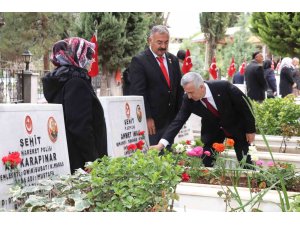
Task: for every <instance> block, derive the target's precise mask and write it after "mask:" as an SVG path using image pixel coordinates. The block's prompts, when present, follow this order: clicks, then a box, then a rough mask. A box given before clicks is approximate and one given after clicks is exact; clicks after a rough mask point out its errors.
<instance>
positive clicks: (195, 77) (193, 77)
mask: <svg viewBox="0 0 300 225" xmlns="http://www.w3.org/2000/svg"><path fill="white" fill-rule="evenodd" d="M190 82H193V83H194V85H195V88H199V87H200V85H203V84H204V81H203V78H202V77H201V75H200V74H199V73H196V72H188V73H186V74H184V75H183V77H182V78H181V81H180V84H181V86H182V87H183V86H185V85H187V84H188V83H190Z"/></svg>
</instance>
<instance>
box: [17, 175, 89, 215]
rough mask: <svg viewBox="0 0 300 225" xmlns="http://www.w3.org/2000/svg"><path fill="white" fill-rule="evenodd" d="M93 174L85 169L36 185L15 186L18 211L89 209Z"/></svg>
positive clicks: (74, 210)
mask: <svg viewBox="0 0 300 225" xmlns="http://www.w3.org/2000/svg"><path fill="white" fill-rule="evenodd" d="M90 180H91V176H90V175H89V174H88V173H86V172H85V171H83V170H77V171H76V173H75V174H74V175H69V176H60V177H58V176H55V177H52V179H45V180H40V181H38V183H37V185H36V186H26V187H23V188H21V187H20V186H18V185H17V186H14V187H13V188H12V189H11V193H12V195H13V200H14V202H15V203H16V204H17V206H18V211H23V212H24V211H25V212H42V211H46V212H64V211H65V212H80V211H88V210H89V207H90V205H91V204H90V203H89V202H88V200H87V198H86V193H87V192H89V191H90Z"/></svg>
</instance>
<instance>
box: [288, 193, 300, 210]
mask: <svg viewBox="0 0 300 225" xmlns="http://www.w3.org/2000/svg"><path fill="white" fill-rule="evenodd" d="M289 211H290V212H300V195H296V196H294V197H293V201H292V202H291V208H290V209H289Z"/></svg>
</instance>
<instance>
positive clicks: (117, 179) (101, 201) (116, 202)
mask: <svg viewBox="0 0 300 225" xmlns="http://www.w3.org/2000/svg"><path fill="white" fill-rule="evenodd" d="M176 164H177V162H176V160H175V159H174V157H173V156H172V154H170V153H168V154H166V155H163V156H159V155H158V152H157V151H156V150H149V151H148V152H147V153H146V154H143V153H142V152H140V151H137V152H136V153H134V154H133V155H132V156H131V157H120V158H109V157H104V158H102V159H101V162H97V161H96V162H94V163H93V164H92V165H91V169H92V172H91V175H92V179H91V181H92V184H91V188H92V191H91V192H90V193H88V198H89V200H90V202H91V203H92V204H94V209H93V211H101V212H102V211H104V212H114V211H118V212H126V211H131V212H140V211H168V210H169V209H168V207H169V202H170V200H172V199H174V198H175V194H174V189H175V187H176V185H177V184H178V183H179V182H180V181H181V173H182V171H183V168H182V167H180V166H178V165H176Z"/></svg>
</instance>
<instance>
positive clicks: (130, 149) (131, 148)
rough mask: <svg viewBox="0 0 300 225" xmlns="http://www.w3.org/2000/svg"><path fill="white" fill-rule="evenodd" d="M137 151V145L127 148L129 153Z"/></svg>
mask: <svg viewBox="0 0 300 225" xmlns="http://www.w3.org/2000/svg"><path fill="white" fill-rule="evenodd" d="M136 149H137V146H136V144H130V145H128V146H127V150H128V151H134V150H136Z"/></svg>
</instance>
